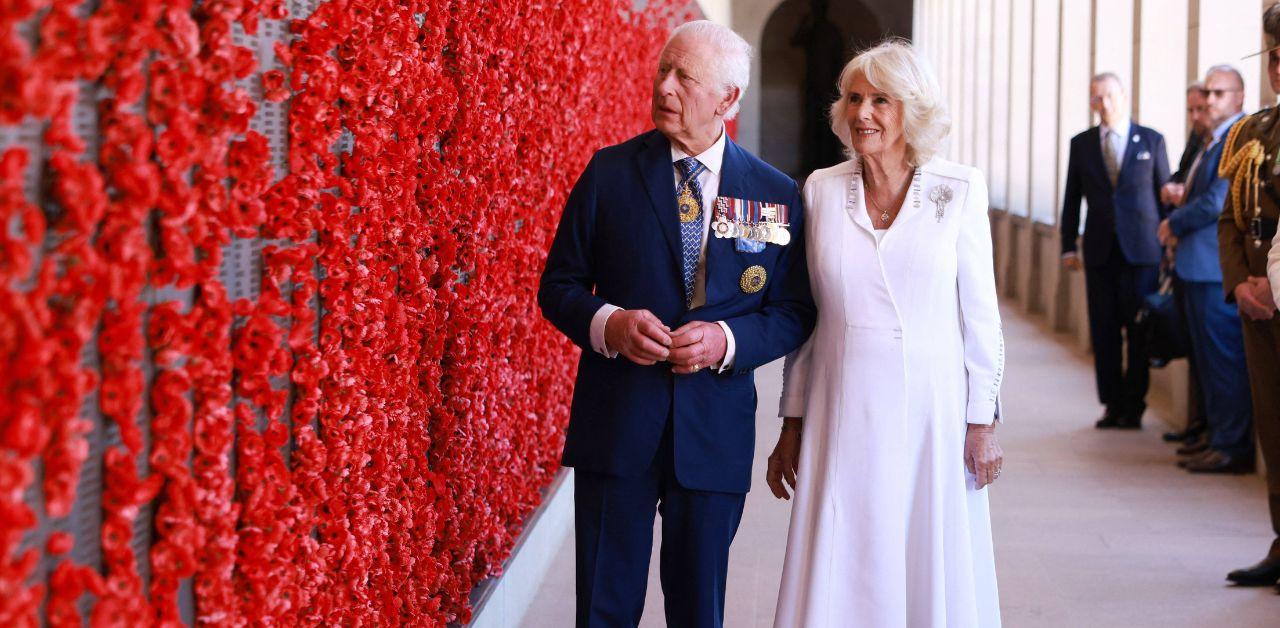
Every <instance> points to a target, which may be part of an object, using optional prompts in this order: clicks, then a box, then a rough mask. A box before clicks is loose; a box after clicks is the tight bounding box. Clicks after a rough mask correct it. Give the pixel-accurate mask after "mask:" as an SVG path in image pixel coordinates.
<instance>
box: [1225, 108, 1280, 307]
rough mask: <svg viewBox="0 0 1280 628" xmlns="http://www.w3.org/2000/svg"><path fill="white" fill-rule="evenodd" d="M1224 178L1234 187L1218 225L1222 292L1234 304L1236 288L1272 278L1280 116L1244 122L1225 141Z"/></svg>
mask: <svg viewBox="0 0 1280 628" xmlns="http://www.w3.org/2000/svg"><path fill="white" fill-rule="evenodd" d="M1224 141H1225V142H1226V145H1225V146H1224V147H1223V152H1222V161H1221V163H1220V165H1219V167H1218V174H1219V176H1221V177H1223V178H1225V179H1227V180H1229V181H1230V182H1231V189H1230V191H1229V193H1228V194H1227V199H1226V202H1225V204H1224V206H1223V208H1222V216H1221V217H1220V218H1219V219H1218V256H1219V259H1220V261H1221V263H1222V289H1223V290H1224V291H1225V292H1226V297H1227V300H1228V301H1235V296H1234V290H1235V288H1236V286H1238V285H1240V284H1241V283H1243V282H1244V281H1246V280H1247V279H1248V278H1249V277H1250V276H1254V277H1265V276H1266V275H1267V252H1268V251H1269V250H1270V249H1271V239H1272V236H1273V235H1274V233H1275V224H1276V220H1277V219H1280V110H1277V108H1276V107H1269V108H1267V109H1263V110H1262V111H1259V112H1257V113H1255V114H1253V115H1251V116H1246V117H1244V118H1241V119H1240V121H1239V122H1237V123H1236V124H1235V125H1234V126H1232V127H1231V130H1230V131H1229V132H1228V133H1227V135H1226V139H1225V140H1224Z"/></svg>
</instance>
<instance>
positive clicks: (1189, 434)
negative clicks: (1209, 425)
mask: <svg viewBox="0 0 1280 628" xmlns="http://www.w3.org/2000/svg"><path fill="white" fill-rule="evenodd" d="M1199 437H1200V430H1182V431H1181V432H1165V433H1164V435H1163V436H1161V437H1160V438H1163V439H1164V442H1166V443H1183V444H1186V443H1190V442H1192V441H1194V440H1196V439H1197V438H1199Z"/></svg>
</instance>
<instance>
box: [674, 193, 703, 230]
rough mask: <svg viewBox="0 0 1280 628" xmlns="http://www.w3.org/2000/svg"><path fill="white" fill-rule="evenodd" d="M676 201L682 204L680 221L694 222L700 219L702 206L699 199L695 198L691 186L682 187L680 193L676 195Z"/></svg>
mask: <svg viewBox="0 0 1280 628" xmlns="http://www.w3.org/2000/svg"><path fill="white" fill-rule="evenodd" d="M676 203H678V204H679V206H680V222H693V221H695V220H697V219H698V213H699V211H698V210H699V209H701V208H700V207H698V199H696V198H694V196H693V191H692V190H690V189H689V186H687V185H686V186H684V187H682V188H680V194H679V195H677V196H676Z"/></svg>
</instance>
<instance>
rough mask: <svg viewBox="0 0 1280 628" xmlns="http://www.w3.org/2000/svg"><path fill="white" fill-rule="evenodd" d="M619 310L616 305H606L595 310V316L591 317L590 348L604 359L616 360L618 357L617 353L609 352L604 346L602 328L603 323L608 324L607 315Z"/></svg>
mask: <svg viewBox="0 0 1280 628" xmlns="http://www.w3.org/2000/svg"><path fill="white" fill-rule="evenodd" d="M621 309H622V308H620V307H618V306H616V305H609V304H608V303H606V304H604V305H601V306H600V309H598V310H596V313H595V316H592V317H591V348H592V349H595V351H596V353H599V354H600V355H603V356H604V357H606V358H616V357H618V352H617V351H610V350H609V347H606V346H605V344H604V326H605V323H608V322H609V315H611V314H613V313H614V312H617V311H618V310H621Z"/></svg>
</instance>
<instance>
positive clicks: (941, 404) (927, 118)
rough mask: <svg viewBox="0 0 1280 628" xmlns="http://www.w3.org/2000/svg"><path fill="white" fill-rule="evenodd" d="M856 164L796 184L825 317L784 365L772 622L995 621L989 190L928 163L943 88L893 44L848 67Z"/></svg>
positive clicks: (773, 481) (971, 177)
mask: <svg viewBox="0 0 1280 628" xmlns="http://www.w3.org/2000/svg"><path fill="white" fill-rule="evenodd" d="M839 87H840V98H839V100H837V101H836V102H835V103H834V104H833V105H832V107H831V121H832V123H831V126H832V130H834V131H835V133H836V135H838V136H840V139H841V141H843V142H844V144H845V146H846V147H847V148H848V153H849V155H850V156H851V157H852V159H851V160H850V161H847V162H845V163H843V164H840V165H838V166H834V167H832V168H827V169H825V170H818V171H817V172H814V173H813V174H812V175H811V176H810V177H809V180H808V182H807V183H806V185H805V188H804V199H805V204H806V207H807V208H808V216H809V219H808V224H807V225H806V236H807V237H808V260H809V272H810V283H811V285H812V286H813V294H814V300H815V302H816V303H817V305H818V312H819V313H818V324H817V327H816V329H815V330H814V332H813V335H812V336H811V337H810V339H809V341H808V343H806V344H805V345H804V346H803V347H801V348H800V349H799V350H798V351H797V352H795V353H794V354H792V355H791V356H789V357H788V358H787V363H786V368H785V376H784V377H785V382H784V386H783V397H782V407H781V412H780V414H781V415H782V416H783V417H785V418H784V423H783V428H782V433H781V435H780V436H779V438H778V444H777V446H776V447H775V449H774V452H773V454H772V455H771V456H770V457H769V472H768V481H769V486H770V488H771V489H772V490H773V492H774V494H775V495H776V496H778V497H779V498H783V499H788V498H789V495H788V493H787V489H786V487H785V486H784V485H783V482H784V481H785V482H786V483H787V484H788V485H790V486H791V488H792V489H793V490H794V491H795V496H796V500H795V505H794V507H793V509H792V513H791V531H790V535H789V537H788V539H787V556H786V561H785V567H784V569H783V575H782V589H781V593H780V595H779V599H778V609H777V614H776V615H775V619H774V625H775V626H777V627H780V628H781V627H786V628H792V627H799V626H807V627H821V626H842V627H843V626H859V627H867V628H890V627H894V626H910V627H918V626H947V627H950V628H956V627H964V626H978V627H983V628H985V627H988V626H998V625H999V624H1000V610H999V600H998V597H997V591H996V579H995V564H994V563H995V561H994V558H993V554H992V548H991V523H990V517H989V514H988V509H987V495H986V491H985V490H984V489H985V487H986V486H987V485H989V484H990V483H991V482H993V481H994V480H995V479H996V478H997V477H999V475H1000V465H1001V461H1002V457H1001V455H1002V454H1001V451H1000V446H999V445H998V444H997V442H996V436H995V419H997V418H998V415H999V389H1000V380H1001V375H1002V372H1003V368H1004V344H1003V340H1002V335H1001V331H1000V313H999V310H998V307H997V303H996V289H995V279H994V273H993V270H992V253H991V231H990V223H989V221H988V218H987V188H986V183H985V182H984V181H983V178H982V175H981V173H979V172H978V171H977V170H975V169H973V168H969V167H965V166H961V165H958V164H954V163H950V162H947V161H943V160H942V159H938V158H935V157H934V155H935V153H936V152H937V151H938V149H939V146H940V145H941V143H942V142H943V140H944V139H945V138H946V136H947V134H948V132H949V128H950V122H949V121H948V119H947V114H946V111H945V106H944V104H943V102H942V93H941V91H940V90H939V88H938V84H937V80H936V79H935V78H934V77H933V75H932V73H931V71H930V70H929V68H928V67H927V66H926V64H925V63H924V61H923V60H922V59H921V58H920V57H919V56H918V55H917V54H916V52H915V51H914V50H913V49H912V48H911V46H910V45H909V44H907V43H904V42H899V41H890V42H887V43H884V44H881V45H880V46H877V47H876V48H873V49H871V50H868V51H866V52H864V53H862V54H860V55H858V56H857V57H855V58H854V59H853V60H852V61H850V62H849V64H848V65H847V66H845V68H844V71H843V72H842V73H841V75H840V81H839Z"/></svg>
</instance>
